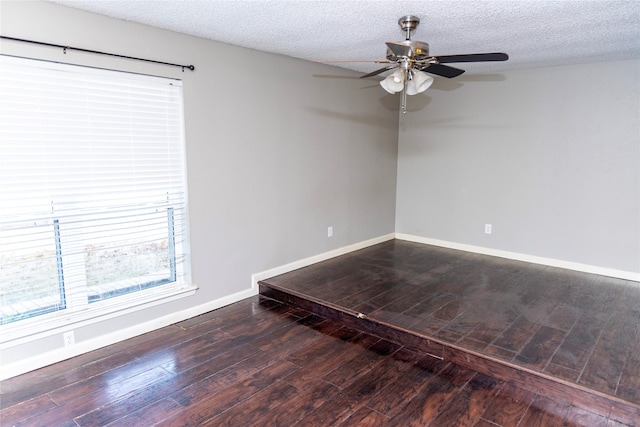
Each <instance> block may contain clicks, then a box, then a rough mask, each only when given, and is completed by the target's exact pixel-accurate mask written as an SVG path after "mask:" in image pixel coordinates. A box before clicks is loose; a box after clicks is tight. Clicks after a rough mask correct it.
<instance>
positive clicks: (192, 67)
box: [0, 36, 196, 72]
mask: <svg viewBox="0 0 640 427" xmlns="http://www.w3.org/2000/svg"><path fill="white" fill-rule="evenodd" d="M0 38H2V39H6V40H13V41H16V42H24V43H33V44H39V45H42V46H49V47H57V48H60V49H62V50H63V52H64V53H67V50H77V51H78V52H87V53H97V54H98V55H107V56H115V57H117V58H125V59H135V60H136V61H144V62H153V63H154V64H162V65H171V66H173V67H181V68H182V71H183V72H184V69H185V68H188V69H189V70H191V71H193V70H195V69H196V67H194V66H193V65H180V64H172V63H170V62H162V61H154V60H153V59H144V58H136V57H134V56H126V55H118V54H117V53H108V52H100V51H98V50H90V49H82V48H80V47H72V46H64V45H61V44H53V43H45V42H39V41H35V40H26V39H18V38H15V37H7V36H0Z"/></svg>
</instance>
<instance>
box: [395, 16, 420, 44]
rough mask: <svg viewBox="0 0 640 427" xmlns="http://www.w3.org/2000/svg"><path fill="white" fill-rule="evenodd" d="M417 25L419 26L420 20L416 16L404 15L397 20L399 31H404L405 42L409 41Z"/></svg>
mask: <svg viewBox="0 0 640 427" xmlns="http://www.w3.org/2000/svg"><path fill="white" fill-rule="evenodd" d="M418 24H420V18H418V17H417V16H413V15H405V16H403V17H402V18H400V19H398V25H400V29H402V31H404V34H405V35H404V38H405V40H411V36H412V35H413V32H414V31H415V30H416V28H418Z"/></svg>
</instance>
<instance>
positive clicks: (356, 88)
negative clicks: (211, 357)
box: [0, 1, 398, 364]
mask: <svg viewBox="0 0 640 427" xmlns="http://www.w3.org/2000/svg"><path fill="white" fill-rule="evenodd" d="M0 7H1V8H2V10H1V11H0V12H1V22H0V24H1V28H2V34H3V35H8V36H13V37H20V38H27V39H34V40H40V41H45V42H49V43H57V44H69V45H72V46H77V47H85V48H89V49H95V50H103V51H106V52H113V53H119V54H124V55H130V56H139V57H144V58H151V59H157V60H161V61H168V62H175V63H181V64H194V65H195V66H196V71H195V72H189V71H187V72H184V73H183V72H182V71H181V70H180V69H178V68H176V69H174V68H171V67H165V66H159V65H151V64H145V63H142V62H135V61H127V60H117V59H113V58H108V57H100V56H95V55H90V54H82V53H78V52H73V51H70V52H68V53H67V54H66V55H63V54H62V52H61V51H60V50H59V49H52V48H43V47H37V46H32V45H25V44H17V43H15V42H2V45H1V46H0V48H1V51H2V53H6V54H14V55H23V56H30V57H36V58H45V59H53V60H59V61H66V62H73V63H80V64H86V65H94V66H102V67H107V68H116V69H124V70H130V71H134V72H141V73H148V74H157V75H166V76H170V77H178V78H182V79H183V81H184V100H185V119H186V139H187V162H188V180H189V200H190V226H191V254H192V273H193V281H194V283H195V284H197V285H198V286H199V287H200V289H199V290H198V291H197V293H196V295H195V296H192V297H189V298H184V299H180V300H177V301H173V302H170V303H165V304H162V305H160V306H156V307H153V308H150V309H147V310H144V311H139V312H135V313H132V314H127V315H123V316H119V317H115V318H112V319H110V320H108V321H104V322H101V323H98V324H94V325H91V326H87V327H83V328H78V329H76V342H77V343H82V341H83V340H87V339H90V338H95V337H97V336H100V335H102V334H107V333H113V332H114V331H117V330H119V329H122V328H126V327H128V326H130V325H134V324H138V323H143V322H150V321H151V322H152V321H154V319H157V318H160V317H162V316H164V315H166V314H167V313H171V312H179V311H182V310H188V309H190V308H192V307H197V306H199V305H201V304H206V303H207V302H211V301H216V300H218V299H220V298H224V297H227V296H229V295H233V294H235V293H237V292H241V291H245V290H247V289H249V288H250V285H251V274H253V273H257V272H260V271H264V270H267V269H270V268H273V267H277V266H280V265H284V264H287V263H290V262H292V261H297V260H300V259H303V258H306V257H309V256H312V255H317V254H320V253H324V252H327V251H329V250H332V249H336V248H340V247H343V246H346V245H350V244H353V243H358V242H362V241H365V240H368V239H371V238H375V237H379V236H382V235H385V234H388V233H392V232H393V231H394V221H395V192H396V175H397V171H396V165H397V162H396V161H397V136H398V133H397V129H398V114H397V108H396V107H395V105H394V106H393V107H391V108H389V106H388V105H387V104H388V98H387V97H385V96H384V92H383V91H381V90H378V88H372V87H371V86H373V84H372V82H370V81H362V80H359V79H357V78H356V77H357V76H358V75H357V74H356V73H352V72H348V71H345V70H339V69H337V68H335V67H331V66H328V65H322V64H315V63H310V62H306V61H301V60H295V59H292V58H288V57H283V56H276V55H272V54H266V53H260V52H256V51H251V50H248V49H243V48H238V47H233V46H229V45H225V44H221V43H215V42H212V41H207V40H204V39H199V38H195V37H189V36H186V35H181V34H177V33H173V32H169V31H164V30H160V29H155V28H151V27H147V26H143V25H139V24H134V23H131V22H125V21H120V20H114V19H110V18H107V17H103V16H99V15H94V14H90V13H86V12H83V11H78V10H74V9H71V8H67V7H63V6H60V5H56V4H51V3H43V2H8V1H3V2H2V3H1V6H0ZM336 76H342V77H336ZM328 226H333V229H334V236H333V237H332V238H330V239H329V238H327V227H328ZM61 344H62V338H61V336H60V335H59V334H58V335H54V336H50V337H47V338H43V339H41V340H38V341H34V342H31V343H28V344H24V345H21V346H18V347H14V348H11V349H7V350H3V352H2V362H3V364H8V363H12V362H14V361H17V360H20V359H21V358H24V357H26V356H27V355H29V356H34V355H37V354H39V353H44V352H47V351H50V350H53V349H56V348H58V347H61Z"/></svg>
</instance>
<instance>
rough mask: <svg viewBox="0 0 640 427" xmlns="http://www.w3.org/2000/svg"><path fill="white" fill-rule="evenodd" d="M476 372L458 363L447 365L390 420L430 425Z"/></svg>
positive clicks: (399, 423) (406, 423) (408, 423)
mask: <svg viewBox="0 0 640 427" xmlns="http://www.w3.org/2000/svg"><path fill="white" fill-rule="evenodd" d="M474 374H475V372H473V371H470V370H468V369H464V368H462V367H460V366H458V365H449V366H447V367H446V368H445V369H444V370H442V371H441V372H439V373H438V374H437V375H435V376H434V377H433V378H431V379H430V381H428V383H427V384H426V385H425V387H424V388H423V389H422V390H421V391H420V392H419V393H418V394H417V395H415V396H414V397H413V399H411V401H410V402H409V403H408V404H407V405H406V406H405V407H404V408H403V410H402V411H401V412H399V413H398V414H396V415H395V416H394V417H392V418H391V421H390V422H391V423H392V424H395V425H402V426H425V425H428V424H429V423H430V422H431V421H432V420H433V419H434V418H435V417H436V416H437V415H438V413H440V411H441V410H442V409H443V407H445V406H446V405H447V403H448V402H449V400H450V399H451V398H452V397H453V396H455V395H456V394H457V393H458V392H459V391H460V389H462V387H464V385H465V384H466V383H467V382H468V381H469V380H470V379H471V378H472V377H473V375H474Z"/></svg>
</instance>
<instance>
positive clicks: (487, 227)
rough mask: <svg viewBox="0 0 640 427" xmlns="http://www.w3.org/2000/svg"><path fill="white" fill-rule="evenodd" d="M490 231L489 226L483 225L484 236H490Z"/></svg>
mask: <svg viewBox="0 0 640 427" xmlns="http://www.w3.org/2000/svg"><path fill="white" fill-rule="evenodd" d="M491 229H492V227H491V224H485V225H484V232H485V234H491Z"/></svg>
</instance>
